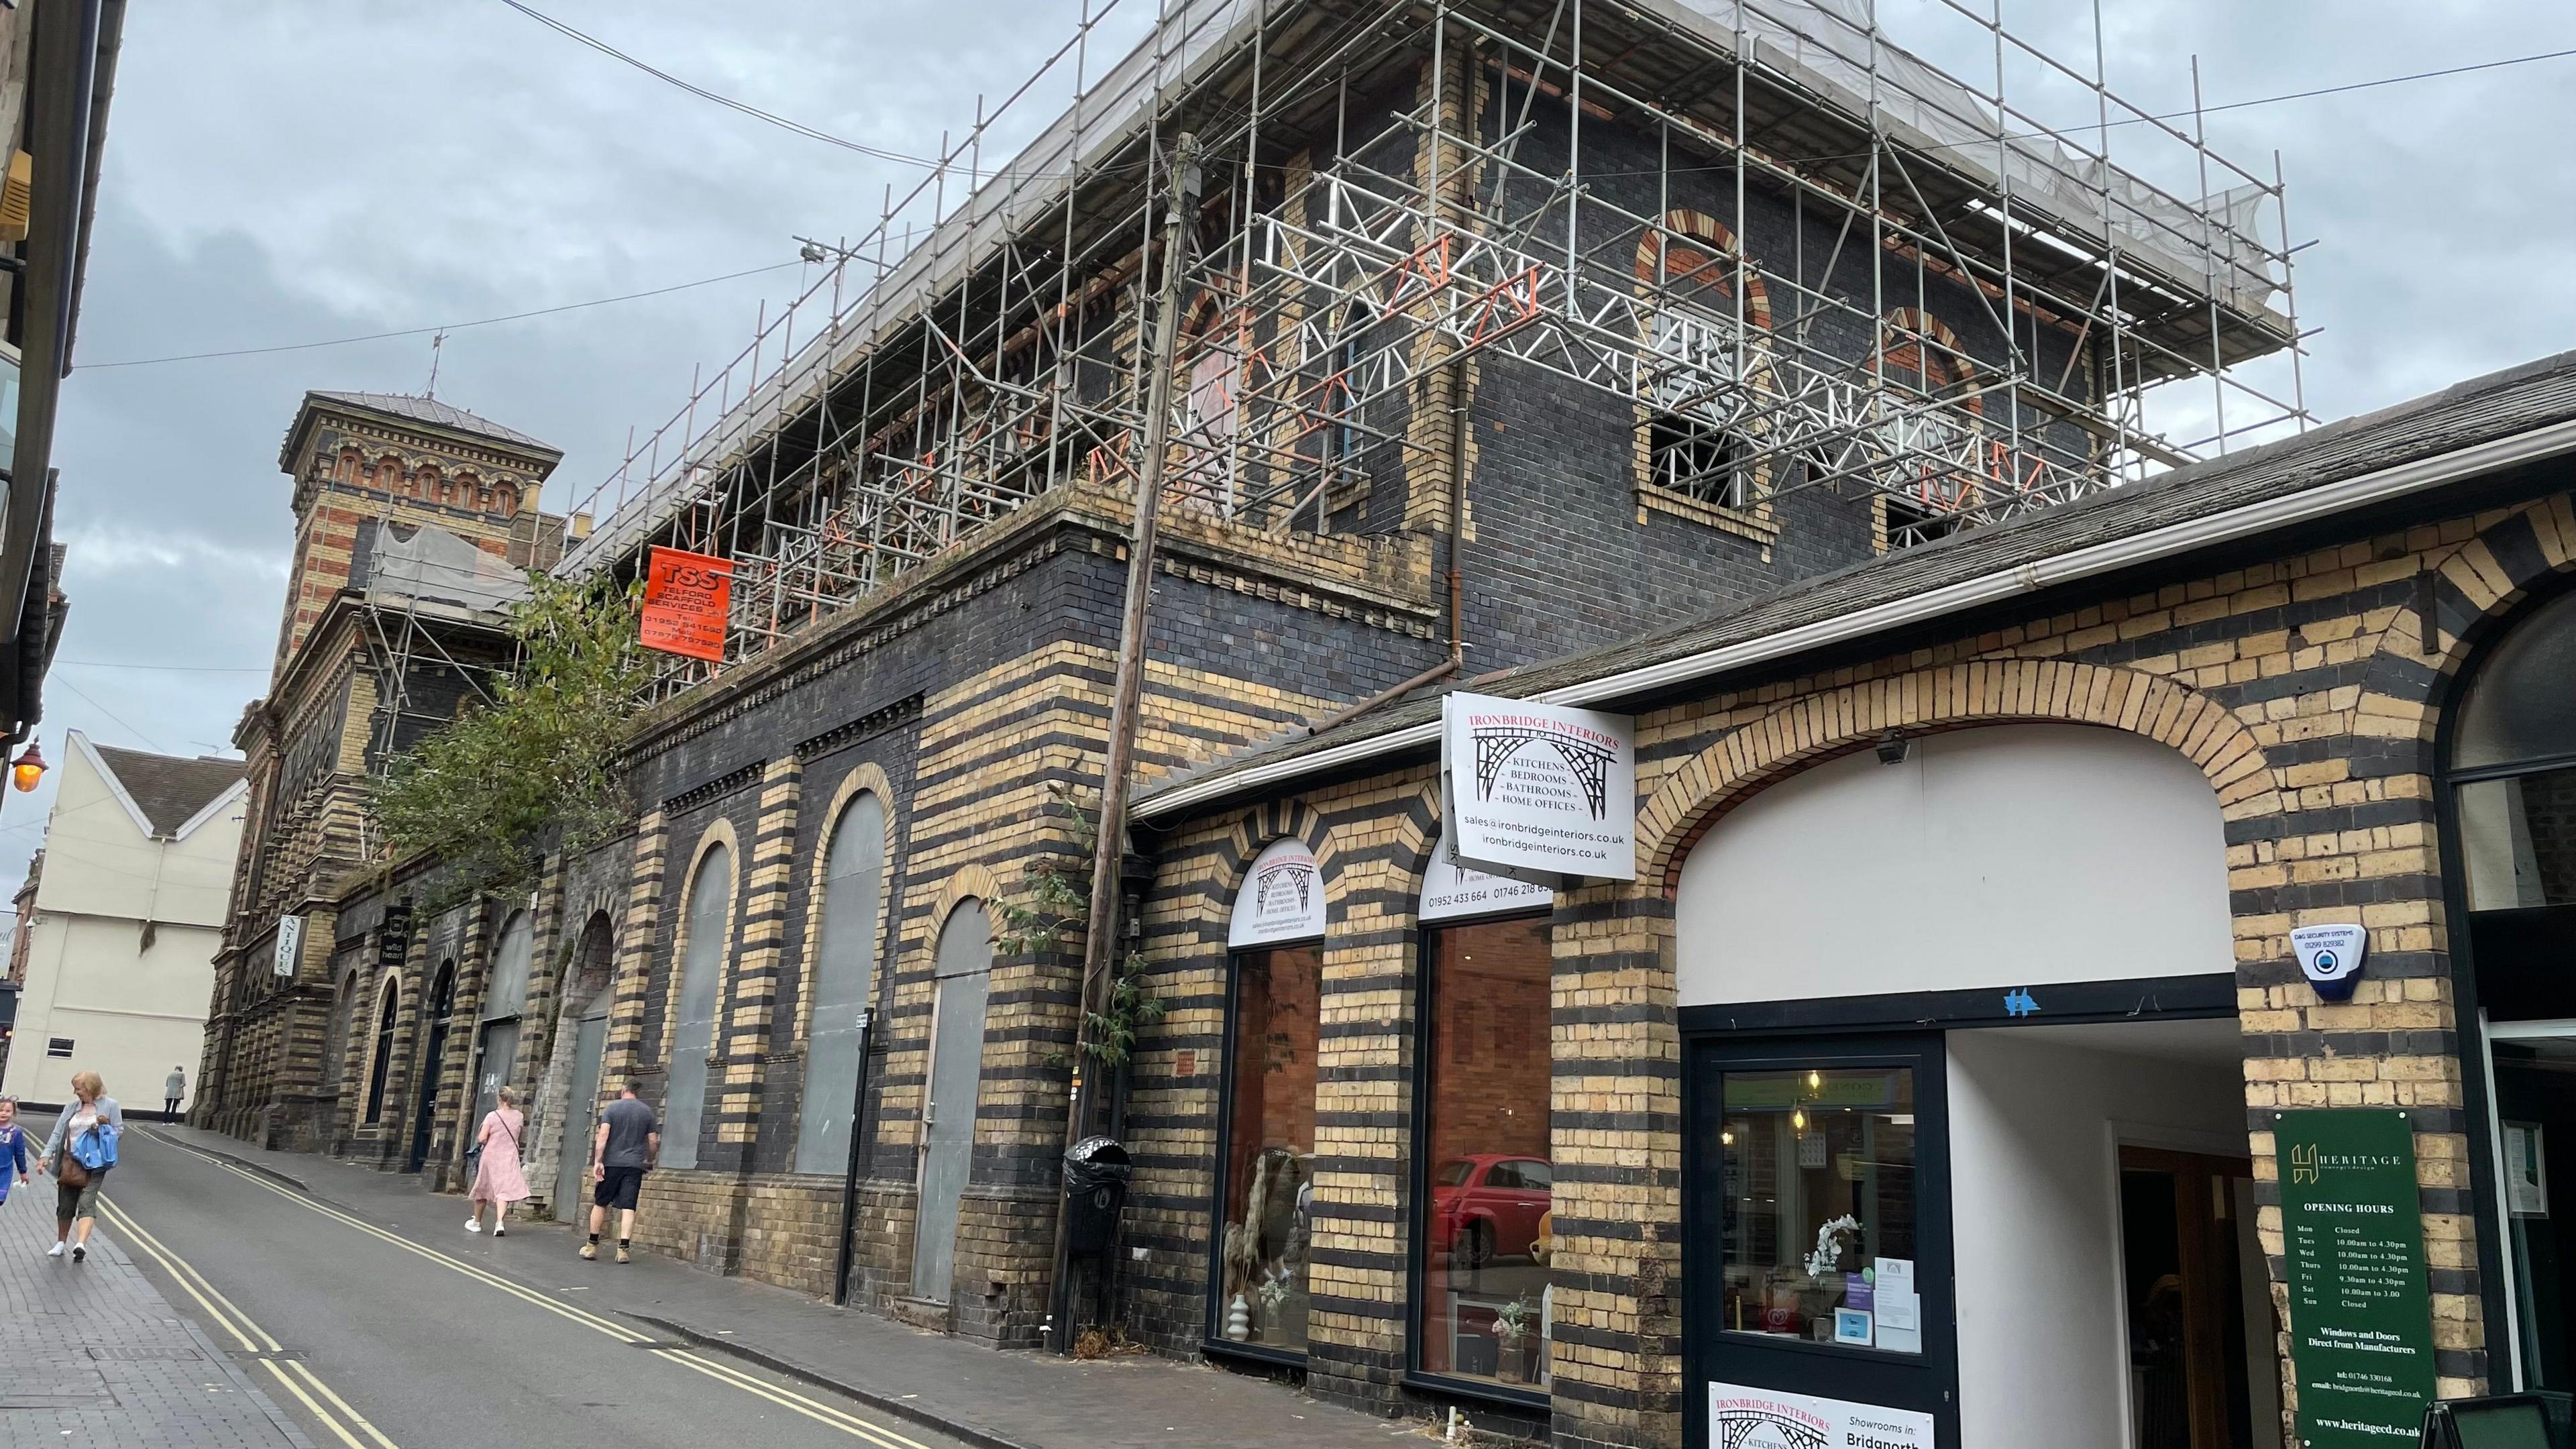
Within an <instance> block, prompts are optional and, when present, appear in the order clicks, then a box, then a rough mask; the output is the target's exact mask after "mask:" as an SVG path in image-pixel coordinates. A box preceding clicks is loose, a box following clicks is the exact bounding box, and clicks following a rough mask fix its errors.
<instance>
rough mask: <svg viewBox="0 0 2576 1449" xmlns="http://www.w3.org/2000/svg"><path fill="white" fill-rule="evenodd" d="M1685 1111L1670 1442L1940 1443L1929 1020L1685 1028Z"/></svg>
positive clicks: (1948, 1405) (1937, 1113) (1949, 1383)
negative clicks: (1678, 1329)
mask: <svg viewBox="0 0 2576 1449" xmlns="http://www.w3.org/2000/svg"><path fill="white" fill-rule="evenodd" d="M1683 1113H1684V1119H1685V1120H1684V1132H1685V1139H1684V1140H1685V1143H1686V1148H1685V1152H1684V1158H1683V1192H1682V1219H1683V1225H1684V1234H1685V1244H1686V1246H1685V1251H1684V1253H1683V1262H1684V1272H1685V1274H1686V1275H1687V1277H1686V1291H1685V1298H1684V1305H1683V1313H1684V1319H1685V1324H1686V1327H1685V1330H1684V1333H1683V1341H1684V1343H1685V1345H1686V1346H1687V1347H1686V1362H1687V1364H1688V1378H1687V1382H1686V1384H1685V1387H1684V1394H1683V1421H1684V1424H1685V1427H1686V1439H1687V1442H1688V1443H1689V1444H1691V1445H1692V1446H1694V1449H1703V1446H1705V1449H1733V1446H1737V1445H1742V1444H1762V1445H1773V1444H1777V1445H1781V1446H1786V1449H1825V1446H1828V1445H1834V1446H1839V1445H1844V1444H1849V1443H1870V1444H1888V1445H1894V1446H1903V1449H1913V1446H1917V1445H1920V1446H1923V1449H1933V1446H1936V1445H1937V1446H1940V1449H1954V1446H1956V1445H1957V1444H1958V1443H1959V1420H1958V1391H1957V1390H1958V1382H1957V1378H1958V1367H1957V1364H1958V1359H1957V1345H1956V1342H1955V1329H1954V1325H1953V1291H1952V1285H1951V1248H1950V1221H1949V1212H1950V1188H1949V1181H1948V1176H1949V1170H1948V1161H1949V1145H1948V1119H1947V1115H1946V1105H1945V1096H1944V1090H1943V1053H1942V1042H1941V1038H1940V1036H1939V1035H1938V1034H1931V1033H1912V1034H1905V1035H1885V1036H1835V1037H1773V1038H1756V1039H1746V1038H1743V1037H1737V1036H1729V1037H1700V1038H1695V1039H1693V1040H1692V1041H1691V1042H1690V1043H1689V1045H1688V1048H1687V1070H1686V1077H1685V1081H1684V1100H1683ZM1766 1436H1767V1437H1766Z"/></svg>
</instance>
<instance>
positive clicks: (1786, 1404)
mask: <svg viewBox="0 0 2576 1449" xmlns="http://www.w3.org/2000/svg"><path fill="white" fill-rule="evenodd" d="M1932 1436H1933V1429H1932V1416H1931V1415H1929V1414H1921V1413H1916V1412H1915V1411H1913V1410H1911V1409H1882V1408H1880V1407H1878V1406H1877V1405H1875V1404H1855V1403H1850V1402H1848V1401H1846V1400H1843V1399H1819V1398H1816V1397H1814V1396H1812V1395H1809V1394H1789V1393H1782V1392H1780V1391H1779V1390H1777V1389H1757V1388H1753V1387H1751V1386H1750V1385H1747V1384H1721V1383H1711V1384H1710V1385H1709V1386H1708V1442H1710V1443H1711V1444H1724V1445H1728V1446H1730V1449H1849V1446H1852V1445H1867V1446H1870V1449H1933V1442H1932Z"/></svg>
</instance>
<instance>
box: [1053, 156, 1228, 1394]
mask: <svg viewBox="0 0 2576 1449" xmlns="http://www.w3.org/2000/svg"><path fill="white" fill-rule="evenodd" d="M1171 164H1172V186H1171V207H1172V209H1171V212H1170V214H1169V215H1168V216H1166V217H1165V218H1164V221H1163V275H1162V278H1161V281H1160V283H1159V284H1158V285H1157V286H1156V288H1155V292H1154V350H1153V353H1152V354H1151V356H1150V358H1149V360H1148V362H1147V364H1146V368H1145V455H1144V457H1143V458H1142V459H1141V460H1139V464H1138V467H1137V470H1136V513H1135V517H1134V518H1133V519H1132V520H1130V522H1129V525H1128V531H1127V604H1126V608H1125V609H1124V610H1123V611H1121V613H1120V615H1119V620H1118V674H1117V680H1116V683H1115V684H1114V685H1113V686H1112V690H1111V694H1110V701H1109V740H1108V751H1107V752H1108V758H1107V760H1106V761H1105V762H1104V763H1103V764H1102V766H1101V774H1100V815H1099V819H1098V826H1099V829H1098V833H1097V836H1096V838H1095V839H1094V841H1093V845H1092V855H1091V913H1090V915H1089V916H1088V917H1087V918H1086V919H1085V921H1084V934H1083V946H1082V999H1081V1010H1082V1014H1081V1016H1080V1017H1079V1018H1077V1019H1076V1020H1075V1022H1074V1037H1073V1041H1074V1047H1073V1063H1074V1067H1073V1069H1074V1073H1075V1081H1076V1083H1077V1085H1076V1087H1075V1089H1074V1091H1073V1093H1072V1097H1071V1100H1070V1101H1069V1102H1068V1103H1067V1104H1066V1107H1065V1123H1064V1145H1065V1147H1066V1148H1067V1149H1070V1148H1071V1147H1072V1146H1073V1144H1074V1141H1075V1140H1076V1139H1077V1138H1078V1137H1079V1136H1080V1134H1081V1132H1082V1125H1083V1118H1084V1116H1085V1115H1086V1112H1087V1109H1088V1107H1089V1102H1088V1100H1087V1099H1088V1097H1089V1096H1090V1095H1091V1094H1092V1093H1095V1092H1097V1091H1098V1090H1099V1088H1100V1085H1101V1081H1100V1074H1099V1073H1098V1072H1096V1071H1093V1070H1092V1068H1091V1060H1090V1057H1091V1046H1092V1033H1091V1018H1092V1015H1093V1013H1095V1012H1098V1011H1100V1010H1101V1009H1102V1007H1103V1005H1104V1004H1105V1001H1106V996H1107V987H1108V985H1109V983H1110V982H1111V981H1112V980H1114V979H1115V977H1116V974H1117V964H1116V963H1117V959H1118V885H1119V876H1120V873H1121V872H1120V863H1121V862H1122V861H1123V860H1124V859H1125V857H1126V854H1127V777H1128V776H1129V775H1130V774H1132V773H1134V769H1135V759H1136V711H1137V708H1138V704H1139V702H1140V700H1141V698H1142V696H1143V694H1144V688H1145V613H1146V605H1147V603H1148V602H1149V601H1151V599H1152V598H1153V593H1154V536H1155V531H1156V525H1157V522H1158V519H1159V516H1160V514H1161V511H1162V510H1161V506H1160V505H1161V501H1162V497H1163V468H1164V464H1165V462H1166V461H1167V455H1168V454H1169V453H1170V452H1171V446H1172V366H1173V355H1174V352H1175V350H1176V349H1177V348H1178V346H1179V344H1180V334H1181V282H1182V279H1183V277H1184V275H1185V274H1186V273H1187V271H1188V268H1189V250H1190V240H1191V232H1192V229H1193V228H1194V227H1195V226H1196V225H1197V221H1198V210H1199V186H1200V177H1199V164H1198V139H1197V138H1196V137H1195V136H1193V135H1191V134H1189V133H1188V132H1183V133H1182V134H1181V135H1180V136H1178V137H1176V138H1174V140H1173V142H1172V163H1171ZM1067 1207H1068V1203H1067V1201H1066V1200H1065V1198H1064V1197H1063V1196H1062V1195H1061V1194H1059V1196H1058V1197H1057V1200H1056V1218H1055V1282H1054V1290H1055V1291H1054V1300H1055V1301H1054V1312H1053V1314H1052V1315H1051V1316H1052V1319H1053V1328H1054V1332H1053V1334H1052V1337H1053V1339H1054V1341H1055V1342H1054V1346H1055V1348H1056V1349H1057V1351H1058V1352H1062V1351H1065V1350H1067V1349H1070V1348H1071V1347H1072V1345H1073V1315H1072V1306H1073V1297H1072V1295H1071V1293H1070V1292H1068V1291H1067V1290H1068V1288H1069V1286H1070V1285H1069V1283H1068V1281H1067V1280H1068V1277H1069V1273H1068V1270H1069V1268H1070V1264H1069V1263H1068V1262H1067V1261H1066V1256H1065V1228H1066V1226H1067V1224H1066V1218H1067V1212H1066V1209H1067Z"/></svg>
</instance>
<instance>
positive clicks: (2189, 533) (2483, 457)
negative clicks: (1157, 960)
mask: <svg viewBox="0 0 2576 1449" xmlns="http://www.w3.org/2000/svg"><path fill="white" fill-rule="evenodd" d="M2570 451H2576V419H2571V420H2568V421H2565V422H2559V423H2553V424H2551V425H2549V426H2548V427H2544V428H2538V429H2535V430H2533V431H2531V432H2527V433H2517V434H2515V435H2514V436H2512V437H2509V438H2498V439H2494V440H2492V441H2489V442H2485V443H2478V444H2474V445H2472V446H2470V447H2467V448H2463V449H2460V450H2458V451H2456V452H2450V453H2442V454H2438V455H2436V456H2433V457H2430V458H2419V459H2417V460H2415V461H2414V462H2411V463H2401V464H2398V465H2397V466H2395V467H2392V468H2383V469H2380V470H2378V471H2377V472H2372V473H2364V474H2362V475H2360V476H2358V477H2354V478H2347V479H2344V480H2342V481H2341V482H2337V483H2328V484H2325V485H2323V486H2321V487H2316V488H2310V489H2305V490H2303V491H2301V492H2298V493H2293V494H2287V495H2284V496H2282V497H2279V498H2269V499H2265V500H2264V501H2262V502H2260V503H2249V504H2245V505H2242V506H2240V507H2236V508H2230V509H2227V510H2224V511H2222V512H2218V513H2212V514H2207V515H2204V516H2202V517H2199V518H2193V519H2186V520H2184V521H2182V522H2179V523H2170V524H2167V525H2165V526H2164V527H2162V528H2154V529H2149V530H2148V531H2146V532H2144V533H2140V534H2135V535H2132V536H2131V537H2128V538H2121V539H2113V540H2110V541H2108V542H2105V543H2097V544H2091V545H2088V546H2086V547H2084V548H2079V549H2075V550H2073V551H2071V552H2068V553H2062V554H2058V555H2056V556H2054V557H2052V558H2045V559H2034V560H2031V561H2030V562H2027V563H2020V564H2015V565H2013V566H2012V567H2011V568H2008V569H1998V570H1996V571H1994V572H1992V573H1988V574H1981V575H1979V576H1977V577H1975V578H1972V579H1962V580H1961V581H1959V582H1958V583H1955V584H1945V585H1943V586H1942V587H1940V588H1937V589H1930V590H1927V591H1925V592H1923V593H1920V594H1916V595H1914V596H1912V597H1910V598H1904V599H1893V600H1890V601H1888V602H1886V603H1882V604H1875V605H1872V606H1870V607H1869V608H1866V609H1860V610H1856V611H1854V612H1852V613H1849V614H1843V615H1840V616H1838V617H1835V618H1831V619H1820V620H1817V621H1816V622H1814V623H1811V624H1802V625H1799V626H1798V627H1796V628H1793V629H1784V630H1782V631H1780V632H1779V633H1776V634H1772V635H1768V636H1766V637H1764V638H1760V639H1751V640H1746V641H1743V642H1741V643H1736V644H1726V645H1720V646H1718V647H1716V648H1713V649H1704V650H1701V651H1699V652H1698V653H1695V654H1687V655H1684V656H1682V657H1680V658H1677V659H1668V660H1664V661H1662V662H1660V663H1656V664H1647V665H1641V666H1639V667H1637V668H1635V669H1626V670H1621V671H1620V672H1618V673H1616V674H1606V675H1603V676H1601V677H1600V678H1597V679H1587V680H1584V681H1582V682H1580V683H1576V684H1568V685H1562V686H1559V687H1558V688H1555V689H1550V690H1545V691H1542V692H1540V693H1538V694H1533V695H1528V696H1525V697H1526V698H1528V699H1531V700H1533V701H1536V702H1537V703H1540V704H1562V705H1576V706H1584V707H1592V706H1598V705H1603V704H1608V703H1612V702H1614V701H1617V700H1620V699H1623V698H1628V697H1632V696H1635V695H1640V694H1649V693H1653V692H1655V691H1658V690H1663V689H1669V688H1671V687H1673V686H1675V685H1681V684H1689V683H1693V682H1696V681H1699V680H1703V679H1707V678H1709V677H1711V676H1713V675H1720V674H1726V673H1729V672H1732V671H1735V670H1740V669H1746V668H1749V667H1751V666H1754V665H1757V664H1766V663H1770V662H1772V661H1775V660H1779V659H1786V658H1789V657H1792V656H1794V655H1798V654H1802V653H1806V652H1808V651H1810V650H1816V649H1823V648H1827V647H1830V646H1832V645H1835V644H1840V643H1844V642H1847V641H1849V640H1853V639H1861V638H1866V637H1868V636H1870V635H1872V634H1882V633H1887V632H1891V631H1893V630H1897V629H1902V628H1905V627H1907V626H1909V625H1914V624H1920V623H1924V622H1927V621H1930V620H1933V619H1938V618H1941V617H1942V616H1944V615H1947V614H1955V613H1960V612H1963V611H1966V610H1968V609H1973V608H1978V607H1981V606H1983V605H1987V604H1993V603H1998V602H2001V601H2004V600H2008V599H2012V598H2016V597H2019V596H2021V595H2024V594H2032V593H2037V592H2039V591H2041V590H2043V589H2049V588H2054V587H2056V586H2058V585H2060V584H2067V583H2074V582H2076V581H2078V580H2082V579H2088V578H2094V577H2098V576H2100V575H2103V574H2109V573H2116V572H2118V571H2119V570H2122V569H2126V568H2131V567H2134V566H2136V565H2138V564H2143V563H2150V562H2154V561H2156V560H2159V559H2167V558H2172V557H2175V556H2177V555H2180V554H2187V553H2191V552H2194V551H2196V550H2199V549H2204V548H2209V547H2213V546H2215V545H2218V544H2223V543H2231V542H2234V541H2236V540H2238V539H2243V538H2250V537H2253V536H2255V535H2257V534H2263V533H2269V532H2272V531H2274V530H2277V529H2282V528H2290V527H2294V526H2296V525H2298V524H2302V523H2306V522H2309V521H2311V520H2313V519H2318V518H2323V517H2327V516H2329V515H2332V514H2337V513H2346V512H2350V511H2352V510H2354V509H2359V508H2366V507H2369V506H2371V505H2372V504H2376V503H2384V502H2388V501H2390V500H2393V499H2398V498H2405V497H2409V496H2412V495H2414V494H2418V493H2425V492H2430V491H2432V490H2434V489H2437V488H2442V487H2447V486H2449V485H2451V484H2454V483H2458V482H2462V481H2464V480H2466V479H2469V478H2473V477H2477V476H2479V475H2482V474H2486V473H2492V472H2500V471H2502V470H2504V469H2507V468H2512V467H2517V466H2519V465H2521V464H2525V463H2532V462H2537V461H2539V460H2541V459H2544V458H2549V457H2554V456H2557V455H2559V454H2562V453H2566V452H2570ZM1439 742H1440V722H1439V721H1438V720H1429V721H1425V722H1424V723H1421V724H1416V725H1408V726H1406V727H1404V728H1403V729H1397V730H1389V731H1387V732H1386V733H1384V734H1378V735H1371V736H1369V737H1368V738H1366V739H1358V740H1352V741H1350V742H1349V743H1347V744H1342V745H1335V746H1332V747H1330V748H1327V749H1322V750H1317V751H1315V752H1313V753H1311V754H1304V755H1297V756H1293V757H1291V758H1288V759H1283V760H1274V761H1272V762H1270V763H1268V764H1256V765H1251V766H1248V767H1246V768H1244V769H1241V770H1238V771H1234V772H1232V773H1229V774H1224V775H1219V776H1215V777H1213V778H1210V779H1207V780H1203V781H1199V782H1197V783H1191V784H1181V785H1176V786H1174V787H1172V788H1171V789H1168V790H1165V791H1162V792H1160V793H1158V794H1156V795H1154V796H1153V797H1151V798H1149V799H1146V800H1141V801H1139V802H1137V804H1136V807H1135V810H1134V814H1135V815H1136V817H1137V818H1138V819H1141V820H1159V819H1163V818H1167V817H1169V816H1173V815H1178V814H1181V813H1183V812H1185V811H1189V810H1193V809H1196V808H1198V807H1200V806H1203V805H1210V804H1214V803H1216V802H1218V801H1221V800H1224V799H1227V798H1229V797H1231V796H1235V795H1244V794H1252V793H1256V792H1259V791H1261V790H1264V789H1267V788H1269V787H1271V786H1274V785H1279V784H1283V783H1286V782H1288V781H1291V780H1295V779H1298V778H1300V777H1303V776H1307V775H1316V774H1322V773H1324V772H1326V771H1331V770H1339V769H1342V768H1345V767H1347V766H1351V765H1356V764H1362V763H1365V762H1367V761H1370V760H1375V759H1379V758H1381V757H1384V756H1387V755H1394V754H1400V753H1403V752H1405V751H1409V750H1416V749H1427V748H1430V747H1433V746H1436V745H1437V744H1438V743H1439Z"/></svg>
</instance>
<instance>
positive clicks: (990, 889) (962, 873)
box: [886, 809, 1002, 969]
mask: <svg viewBox="0 0 2576 1449" xmlns="http://www.w3.org/2000/svg"><path fill="white" fill-rule="evenodd" d="M886 816H887V819H888V820H889V821H891V820H892V819H893V816H894V812H893V811H892V810H891V809H889V810H888V811H887V812H886ZM1001 900H1002V882H1001V881H1000V880H999V879H998V878H996V877H995V876H994V874H993V873H992V872H991V871H990V870H987V869H985V868H984V867H983V866H980V865H961V866H959V867H957V868H956V869H955V870H952V871H950V872H949V873H948V879H947V880H946V881H945V882H943V883H941V885H940V887H939V899H938V900H937V901H936V902H934V903H933V904H932V905H931V908H930V950H931V954H932V955H933V956H934V957H935V956H937V954H938V952H939V933H940V932H942V931H945V930H947V929H948V918H949V917H950V916H953V915H955V914H956V913H957V908H958V907H959V906H962V905H964V904H966V903H967V902H968V901H982V902H983V903H984V908H985V909H986V910H987V911H990V910H991V909H992V908H993V907H995V906H997V905H999V904H1000V903H1001ZM934 969H935V968H934Z"/></svg>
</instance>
